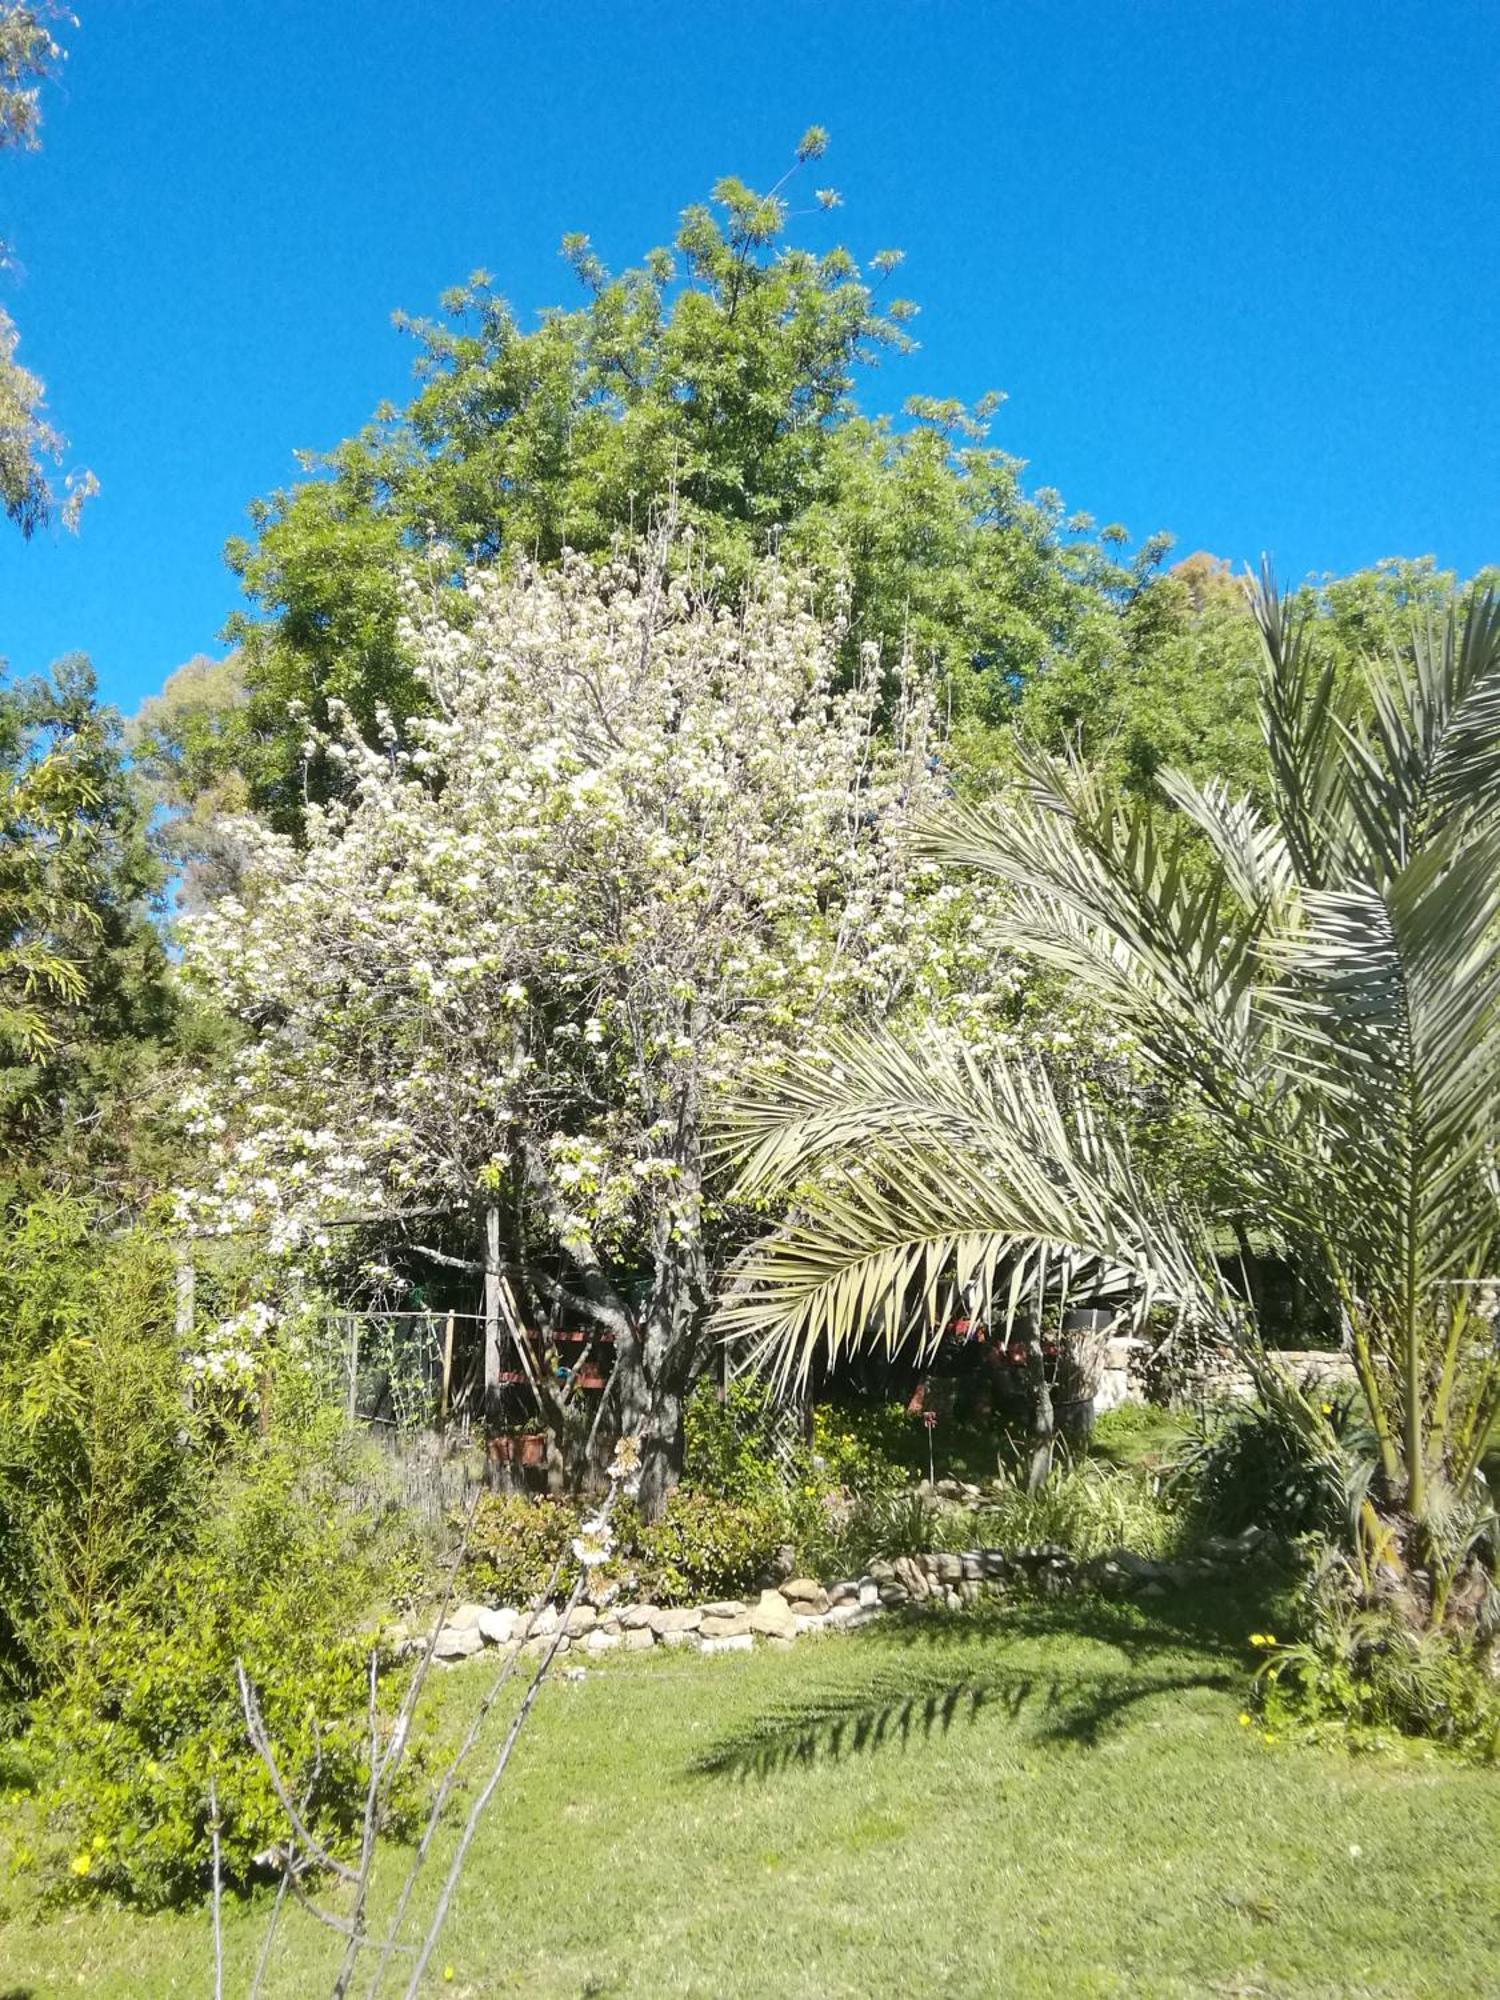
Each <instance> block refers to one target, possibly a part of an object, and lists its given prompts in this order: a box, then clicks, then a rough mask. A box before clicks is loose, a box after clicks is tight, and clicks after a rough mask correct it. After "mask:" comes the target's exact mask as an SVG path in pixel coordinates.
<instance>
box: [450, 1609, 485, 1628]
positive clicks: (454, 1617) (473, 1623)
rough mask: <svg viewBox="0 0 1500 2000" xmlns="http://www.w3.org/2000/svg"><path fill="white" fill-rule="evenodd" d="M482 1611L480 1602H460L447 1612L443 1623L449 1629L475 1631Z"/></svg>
mask: <svg viewBox="0 0 1500 2000" xmlns="http://www.w3.org/2000/svg"><path fill="white" fill-rule="evenodd" d="M483 1611H484V1606H483V1605H482V1604H460V1605H457V1606H456V1607H455V1608H454V1609H453V1610H452V1611H450V1612H449V1613H448V1616H447V1617H446V1618H445V1619H444V1620H443V1623H444V1624H445V1625H446V1626H447V1627H448V1628H449V1630H450V1631H454V1632H470V1631H475V1630H477V1629H478V1627H479V1620H480V1617H481V1615H482V1614H483Z"/></svg>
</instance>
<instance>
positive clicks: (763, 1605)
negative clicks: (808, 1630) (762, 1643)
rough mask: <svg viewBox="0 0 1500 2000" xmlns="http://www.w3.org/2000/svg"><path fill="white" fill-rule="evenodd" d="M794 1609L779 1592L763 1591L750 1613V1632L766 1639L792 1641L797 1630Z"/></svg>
mask: <svg viewBox="0 0 1500 2000" xmlns="http://www.w3.org/2000/svg"><path fill="white" fill-rule="evenodd" d="M796 1629H797V1628H796V1623H795V1621H794V1618H793V1615H792V1607H791V1606H790V1605H789V1604H788V1603H787V1601H786V1599H785V1598H784V1597H783V1596H782V1594H781V1592H780V1591H779V1590H763V1591H762V1592H761V1594H760V1602H759V1603H758V1604H757V1605H756V1607H755V1609H754V1610H753V1611H752V1612H751V1613H750V1630H751V1631H752V1632H759V1633H760V1635H761V1637H762V1638H765V1639H790V1638H791V1636H792V1634H793V1632H795V1630H796Z"/></svg>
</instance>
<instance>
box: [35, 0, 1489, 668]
mask: <svg viewBox="0 0 1500 2000" xmlns="http://www.w3.org/2000/svg"><path fill="white" fill-rule="evenodd" d="M74 4H75V5H76V8H77V11H78V12H79V13H80V14H81V16H82V22H81V26H80V28H79V29H78V30H77V31H76V32H74V33H71V34H70V37H69V40H70V47H71V55H70V59H69V62H68V64H67V68H66V71H65V73H64V77H63V81H62V83H61V85H60V86H59V87H57V88H54V89H53V90H52V91H51V92H50V93H49V95H48V100H47V105H46V128H45V134H44V138H45V145H44V150H43V151H42V152H41V153H40V154H38V155H36V156H34V157H18V156H15V155H10V156H6V157H4V158H0V237H4V238H6V239H8V240H9V241H11V242H12V243H13V244H14V245H15V247H16V249H17V252H18V254H19V258H20V262H21V265H22V269H21V270H20V272H19V273H13V274H9V275H8V276H6V277H5V278H3V279H0V282H3V283H4V286H5V290H4V298H5V302H6V304H7V306H8V308H9V309H10V311H11V312H12V313H13V315H14V317H15V318H16V320H17V321H18V323H19V325H20V327H21V330H22V335H23V345H22V350H21V352H22V358H23V359H25V360H27V361H28V362H29V363H30V365H31V366H32V367H34V368H35V369H37V370H38V371H39V372H40V373H42V374H43V375H44V376H45V378H46V379H47V381H48V384H49V387H50V390H51V400H52V406H53V414H54V417H55V419H56V421H57V422H58V423H59V425H60V426H61V427H62V428H63V429H64V430H66V432H67V433H68V435H69V437H70V439H71V440H72V447H73V449H72V457H73V459H74V460H75V461H76V462H78V463H80V464H87V465H90V466H92V467H93V469H94V470H95V471H96V472H97V474H98V475H99V478H100V480H101V483H102V491H101V493H100V495H99V497H98V498H97V499H96V500H95V501H94V502H93V504H92V506H91V508H90V510H89V512H88V513H87V515H86V517H85V520H84V524H83V527H82V531H81V533H80V534H79V535H78V536H77V538H76V539H75V538H73V537H69V536H65V535H61V534H59V535H55V536H45V537H42V538H40V539H39V540H37V541H34V542H33V543H31V544H30V545H24V544H22V543H21V542H20V540H19V538H18V537H16V536H15V535H14V534H13V533H9V534H3V535H0V656H5V657H8V658H9V660H10V662H11V665H12V667H13V668H14V669H15V670H17V671H29V670H32V669H35V668H39V667H41V666H43V665H45V664H46V662H47V661H48V660H49V659H51V658H52V657H54V656H55V655H57V654H59V653H61V652H64V651H66V650H69V649H73V648H81V649H83V650H85V651H87V652H89V653H91V654H92V655H93V657H94V660H95V663H96V665H97V667H98V669H99V673H100V678H101V681H102V683H103V686H104V689H105V691H106V693H107V694H108V696H109V697H110V698H111V699H113V700H115V701H117V702H119V703H120V704H121V705H122V706H124V707H126V708H129V707H132V706H134V704H135V703H136V702H137V701H138V700H139V699H140V697H141V696H142V695H143V694H146V693H148V692H149V691H150V690H151V689H152V688H154V687H156V686H158V685H159V684H160V682H161V681H162V679H163V678H164V677H165V675H166V674H167V673H169V672H170V671H171V669H172V668H173V667H174V666H175V665H177V664H178V663H179V662H180V661H182V660H183V659H186V658H187V657H189V656H190V655H191V654H193V653H194V652H198V651H211V652H216V651H222V650H223V648H222V646H221V645H220V644H219V643H218V641H217V638H216V635H217V633H218V630H219V628H220V626H221V625H222V623H223V621H224V618H225V617H226V615H227V614H228V613H229V612H230V610H231V609H232V608H233V607H234V604H235V587H234V582H233V579H232V578H231V577H230V576H229V574H228V572H227V571H226V570H225V569H224V567H223V564H222V560H221V553H220V552H221V549H222V545H223V542H224V540H225V538H226V537H227V536H228V535H230V534H232V533H234V532H236V531H237V530H239V529H241V528H242V527H243V525H244V521H245V507H246V504H247V503H248V501H249V500H250V499H251V498H252V496H254V495H255V494H257V493H263V492H266V491H268V490H269V489H270V488H272V487H274V486H275V485H277V484H278V483H281V482H283V481H285V480H287V479H288V478H290V477H291V476H293V474H294V470H295V468H294V464H293V459H292V452H293V450H294V449H295V448H296V447H298V446H314V447H317V446H327V445H330V444H332V443H334V442H335V441H336V440H337V439H338V438H340V437H341V436H344V435H345V434H347V433H348V432H349V431H351V430H352V429H354V428H355V427H357V425H358V424H359V423H360V422H361V421H362V420H363V419H364V418H365V417H367V416H368V415H369V413H370V412H371V410H372V409H373V408H374V406H375V405H376V403H377V402H379V401H380V400H381V399H382V398H384V397H400V396H403V395H404V394H405V393H406V389H407V383H408V369H409V365H410V358H411V357H410V350H409V343H408V342H406V341H405V340H404V339H403V338H402V336H400V335H398V334H397V333H396V332H394V331H393V329H392V328H391V325H390V312H391V310H392V308H393V307H396V306H404V307H406V308H408V309H410V310H414V311H425V310H428V309H430V308H431V307H432V306H433V305H434V304H435V301H436V298H437V295H438V293H439V292H440V291H441V290H442V289H443V288H444V287H445V286H446V285H449V284H451V283H454V282H455V281H457V280H459V279H461V278H463V277H464V276H465V275H466V274H467V273H468V272H469V271H470V270H472V269H474V268H475V267H477V266H481V265H482V266H484V267H486V268H488V269H489V270H490V271H491V272H492V273H493V274H494V275H495V277H496V279H497V281H498V282H499V284H500V286H501V289H502V290H504V291H505V292H506V293H507V295H508V296H509V297H510V298H511V300H512V301H513V303H514V304H515V305H516V306H517V307H518V308H519V309H520V310H521V311H522V312H523V313H527V314H530V313H532V312H534V311H535V310H537V309H538V308H540V307H542V306H545V305H547V304H550V303H556V302H558V301H559V300H561V299H564V298H566V297H568V296H569V286H570V280H569V278H568V274H567V273H566V272H565V271H564V269H563V268H562V266H561V264H560V262H559V259H558V256H557V245H558V240H559V238H560V237H561V235H562V234H563V232H564V231H565V230H569V229H583V230H586V231H587V232H588V233H589V234H590V235H591V236H592V237H593V238H594V241H595V244H596V246H597V247H598V249H599V250H600V252H601V254H603V255H604V256H605V257H606V259H608V260H609V261H610V262H613V263H625V262H630V261H633V260H634V259H635V258H636V257H637V256H638V255H639V254H640V253H641V252H642V251H644V250H645V249H646V248H647V247H649V246H650V245H651V244H653V243H657V242H660V241H662V240H664V239H665V238H667V237H668V236H669V235H670V233H671V229H672V226H673V222H674V220H675V217H676V215H677V212H678V211H679V209H681V208H682V206H683V205H684V204H685V203H687V202H688V201H691V200H694V199H696V198H698V197H700V196H702V195H703V194H704V193H706V191H707V189H708V187H709V185H710V183H711V182H712V181H713V180H714V178H715V177H716V176H718V175H719V174H722V173H726V172H734V173H738V174H740V175H742V176H743V177H744V178H745V179H747V180H749V181H750V182H751V183H752V184H758V185H767V184H769V183H770V182H771V181H773V180H774V179H775V178H776V177H777V175H778V174H779V173H780V172H781V170H782V167H783V166H784V164H785V162H786V160H787V157H788V155H789V152H790V149H791V147H792V145H793V144H794V143H795V141H796V138H797V136H798V135H799V134H800V133H801V131H802V130H803V129H804V128H805V127H806V126H807V125H808V124H810V123H812V122H814V121H817V122H819V123H821V124H824V125H826V126H827V127H828V128H829V130H830V132H831V134H832V141H833V143H832V149H831V152H830V154H829V157H828V159H827V160H826V161H825V162H823V163H822V164H821V165H820V167H819V168H818V170H817V180H818V182H820V183H831V184H833V185H835V186H837V187H838V188H840V189H841V190H842V192H843V194H844V198H845V206H844V208H843V209H842V210H840V211H839V212H838V214H837V216H836V217H834V218H832V219H831V220H829V219H825V218H821V217H809V218H808V220H807V223H806V225H805V234H806V237H807V240H809V241H813V242H821V241H824V240H829V239H832V238H834V237H842V239H843V240H846V241H847V242H848V243H849V245H850V247H851V248H852V249H854V250H855V251H856V252H857V253H859V254H861V255H863V254H867V253H869V252H871V251H873V250H875V249H878V248H880V247H883V246H886V245H892V244H894V245H898V246H900V247H902V248H904V249H905V251H906V253H907V261H906V266H905V269H904V272H903V274H902V280H901V285H902V289H903V290H904V291H906V292H907V293H909V294H910V295H911V296H913V297H914V298H915V299H917V300H918V302H919V303H920V305H921V307H922V312H921V316H920V319H919V320H918V322H917V326H916V332H917V334H918V337H919V339H920V341H921V343H922V344H921V349H920V351H919V352H918V353H917V354H916V355H915V356H912V357H910V358H908V359H906V360H903V361H896V362H889V363H887V364H886V366H885V367H884V368H883V369H882V370H881V371H880V372H879V373H878V374H877V375H875V376H873V377H871V378H869V379H868V380H867V381H866V382H865V383H864V385H863V388H862V392H861V393H862V399H863V400H864V401H865V403H866V405H867V406H868V407H871V408H886V407H897V406H899V404H900V402H901V401H902V400H904V398H905V397H906V396H908V395H911V394H913V393H924V394H938V395H961V396H964V397H968V398H972V397H974V396H977V395H978V394H979V393H980V392H981V391H983V390H985V389H987V388H990V387H996V388H1000V389H1002V390H1004V391H1005V392H1006V393H1007V396H1008V401H1007V403H1006V404H1005V406H1004V408H1003V409H1002V411H1001V413H1000V415H999V417H998V419H997V421H996V424H995V426H994V430H993V437H994V441H995V442H997V443H999V444H1001V445H1003V446H1004V447H1005V448H1006V449H1007V450H1010V451H1013V452H1015V453H1017V454H1019V455H1020V456H1022V457H1024V458H1025V459H1027V460H1028V461H1029V465H1030V472H1029V474H1028V479H1029V480H1030V482H1031V483H1033V484H1042V483H1046V484H1051V485H1055V486H1057V487H1059V488H1061V490H1062V492H1063V493H1064V495H1065V497H1066V499H1067V501H1068V504H1069V505H1070V506H1071V507H1078V508H1087V509H1089V510H1090V511H1092V512H1093V513H1094V514H1095V515H1096V516H1097V517H1098V518H1099V519H1100V520H1101V521H1105V520H1122V521H1124V522H1125V523H1126V524H1127V525H1128V526H1129V527H1130V529H1131V530H1132V532H1134V533H1135V534H1137V535H1140V534H1144V533H1146V532H1148V531H1150V530H1153V529H1156V528H1166V529H1168V530H1170V531H1171V532H1172V533H1173V534H1174V535H1175V536H1176V537H1177V541H1178V547H1179V550H1180V552H1183V553H1186V552H1187V551H1188V550H1191V549H1195V548H1210V549H1213V550H1215V551H1216V552H1218V553H1220V554H1222V555H1227V556H1232V557H1234V558H1235V559H1236V560H1242V559H1245V558H1248V557H1253V556H1255V555H1257V554H1258V553H1259V552H1260V550H1262V549H1268V550H1270V551H1272V552H1273V553H1274V555H1275V557H1276V560H1277V563H1278V566H1279V567H1280V568H1281V570H1282V571H1283V573H1285V574H1290V575H1300V574H1302V573H1304V572H1306V571H1309V570H1324V569H1333V570H1341V569H1348V568H1351V567H1354V566H1355V565H1358V564H1361V563H1365V562H1369V561H1372V560H1374V559H1375V558H1377V557H1379V556H1382V555H1389V554H1404V555H1415V554H1424V553H1429V552H1430V553H1433V554H1435V555H1436V556H1437V557H1438V558H1439V560H1440V561H1441V562H1442V563H1444V564H1445V565H1451V566H1454V567H1456V568H1458V569H1459V570H1461V571H1464V572H1469V571H1472V570H1473V569H1475V568H1477V567H1478V566H1479V565H1480V564H1482V563H1485V562H1493V561H1496V560H1500V425H1497V423H1496V421H1495V415H1496V413H1495V380H1496V361H1497V354H1500V338H1497V336H1500V257H1497V254H1496V241H1497V236H1496V231H1497V219H1500V119H1497V117H1496V107H1497V102H1500V97H1497V85H1500V9H1497V7H1496V5H1495V4H1494V0H1471V4H1468V5H1445V4H1442V0H1426V4H1423V5H1420V6H1405V5H1400V4H1392V0H1377V4H1376V5H1373V6H1371V5H1370V4H1368V0H1364V4H1359V5H1355V4H1342V0H1325V4H1311V0H1309V4H1290V0H1281V4H1277V0H1257V4H1247V5H1241V4H1229V0H1223V4H1215V0H1178V4H1172V5H1168V4H1154V0H1134V4H1116V5H1113V6H1099V5H1092V4H1088V0H1072V3H1071V4H1067V3H1066V0H1052V4H1036V5H1021V4H1008V0H993V4H988V5H980V4H957V0H950V4H936V0H934V4H926V5H920V4H876V0H860V4H846V0H803V4H786V0H756V4H754V5H751V4H748V0H744V4H727V0H719V4H715V0H697V4H690V0H670V3H667V0H657V3H656V4H653V0H635V4H633V5H631V6H629V7H622V6H604V5H598V4H595V0H562V3H561V4H558V0H554V4H552V5H550V6H536V5H532V4H530V0H490V4H483V0H440V4H432V5H429V6H426V7H413V6H412V5H410V4H409V0H339V4H338V5H326V4H313V0H297V4H290V0H256V4H255V5H253V6H247V5H245V4H244V0H74Z"/></svg>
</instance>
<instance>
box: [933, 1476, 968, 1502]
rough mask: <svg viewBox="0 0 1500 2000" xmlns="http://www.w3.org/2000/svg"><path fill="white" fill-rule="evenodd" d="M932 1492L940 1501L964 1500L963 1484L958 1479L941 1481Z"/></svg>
mask: <svg viewBox="0 0 1500 2000" xmlns="http://www.w3.org/2000/svg"><path fill="white" fill-rule="evenodd" d="M932 1490H933V1492H934V1493H936V1495H937V1497H938V1498H939V1500H962V1499H963V1497H964V1489H963V1484H962V1482H961V1481H960V1480H957V1479H940V1480H939V1481H938V1483H937V1485H936V1486H935V1487H934V1488H933V1489H932Z"/></svg>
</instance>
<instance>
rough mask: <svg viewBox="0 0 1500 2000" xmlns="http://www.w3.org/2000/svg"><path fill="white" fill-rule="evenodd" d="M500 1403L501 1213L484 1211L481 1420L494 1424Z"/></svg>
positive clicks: (488, 1426)
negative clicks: (482, 1411)
mask: <svg viewBox="0 0 1500 2000" xmlns="http://www.w3.org/2000/svg"><path fill="white" fill-rule="evenodd" d="M499 1401H500V1211H499V1209H498V1208H495V1207H491V1208H487V1209H486V1210H485V1212H484V1421H485V1429H486V1431H488V1430H489V1429H491V1428H492V1427H493V1425H494V1422H495V1417H496V1414H497V1411H498V1406H499Z"/></svg>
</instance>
